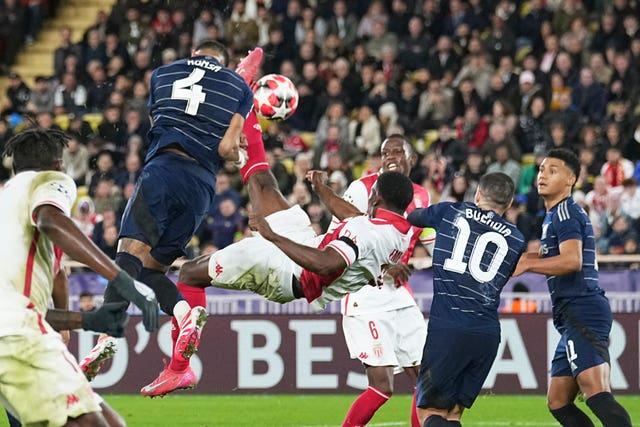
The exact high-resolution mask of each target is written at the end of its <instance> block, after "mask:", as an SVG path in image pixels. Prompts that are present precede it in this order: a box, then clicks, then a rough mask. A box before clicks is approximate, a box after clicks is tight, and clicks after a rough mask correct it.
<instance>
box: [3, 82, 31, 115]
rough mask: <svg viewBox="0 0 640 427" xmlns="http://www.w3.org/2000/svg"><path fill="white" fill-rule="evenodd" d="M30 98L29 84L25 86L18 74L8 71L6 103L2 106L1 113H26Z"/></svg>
mask: <svg viewBox="0 0 640 427" xmlns="http://www.w3.org/2000/svg"><path fill="white" fill-rule="evenodd" d="M30 98H31V89H29V86H27V84H26V83H25V82H24V81H23V80H22V77H20V75H19V74H17V73H15V72H10V73H9V87H8V88H7V102H8V104H7V105H6V106H5V108H3V111H2V114H11V113H18V114H24V113H26V112H27V105H28V104H29V99H30Z"/></svg>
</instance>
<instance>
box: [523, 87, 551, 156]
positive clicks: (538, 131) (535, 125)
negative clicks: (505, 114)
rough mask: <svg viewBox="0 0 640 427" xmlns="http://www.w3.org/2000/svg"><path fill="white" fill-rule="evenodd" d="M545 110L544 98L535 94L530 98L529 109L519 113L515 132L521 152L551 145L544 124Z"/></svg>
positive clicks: (543, 149) (546, 147)
mask: <svg viewBox="0 0 640 427" xmlns="http://www.w3.org/2000/svg"><path fill="white" fill-rule="evenodd" d="M545 110H546V105H545V102H544V98H543V97H541V96H536V97H534V98H533V99H532V100H531V105H530V108H529V110H528V111H527V112H526V113H525V114H522V115H520V120H519V123H518V128H516V131H515V134H516V139H517V140H518V142H519V143H520V148H521V149H522V153H533V152H535V151H536V150H542V151H545V150H547V149H548V148H549V147H550V146H551V136H550V135H549V133H548V131H547V129H546V126H545V125H544V118H545Z"/></svg>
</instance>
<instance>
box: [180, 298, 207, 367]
mask: <svg viewBox="0 0 640 427" xmlns="http://www.w3.org/2000/svg"><path fill="white" fill-rule="evenodd" d="M205 323H207V311H206V310H205V309H204V307H199V306H198V307H193V308H192V309H191V311H189V313H187V315H186V316H184V319H182V322H181V323H180V335H178V340H177V341H176V348H175V349H174V357H176V356H177V357H182V358H183V359H184V360H188V359H189V358H191V356H193V355H194V354H195V352H196V351H198V346H199V345H200V335H201V334H202V328H204V325H205Z"/></svg>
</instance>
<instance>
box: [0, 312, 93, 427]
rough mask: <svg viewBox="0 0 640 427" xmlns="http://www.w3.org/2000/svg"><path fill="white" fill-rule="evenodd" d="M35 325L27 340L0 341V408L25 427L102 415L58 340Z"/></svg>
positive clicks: (22, 337) (13, 337) (21, 337)
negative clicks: (3, 408)
mask: <svg viewBox="0 0 640 427" xmlns="http://www.w3.org/2000/svg"><path fill="white" fill-rule="evenodd" d="M34 315H35V312H34ZM34 326H35V328H36V329H34V330H33V331H27V332H26V333H24V334H23V335H9V336H4V337H0V404H1V405H2V406H4V407H5V408H6V409H7V410H8V411H9V412H11V413H12V414H13V415H14V416H16V417H17V418H18V419H19V420H20V421H21V422H22V423H23V424H24V425H33V424H36V425H41V426H62V425H64V424H65V423H66V422H67V418H75V417H79V416H80V415H83V414H87V413H90V412H100V411H101V409H100V404H99V400H98V399H97V398H96V396H95V394H94V393H93V391H92V390H91V386H90V385H89V383H88V382H87V380H86V378H85V377H84V374H83V373H82V371H81V370H80V367H79V366H78V363H77V362H76V360H75V359H74V357H73V356H72V355H71V353H69V351H68V350H67V347H66V346H65V345H64V344H63V342H62V340H61V339H60V335H58V334H57V333H55V332H53V331H52V330H49V333H46V334H43V333H42V332H41V331H40V328H39V327H38V326H37V324H35V325H34ZM47 327H48V325H47Z"/></svg>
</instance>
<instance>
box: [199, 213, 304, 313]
mask: <svg viewBox="0 0 640 427" xmlns="http://www.w3.org/2000/svg"><path fill="white" fill-rule="evenodd" d="M266 220H267V222H268V223H269V226H270V227H271V229H272V230H273V231H274V232H276V233H278V234H280V235H282V236H285V237H287V238H288V239H291V240H293V241H294V242H296V243H300V244H303V245H307V246H312V245H313V244H314V242H315V232H314V231H313V228H311V222H310V221H309V217H308V216H307V214H306V213H305V212H304V211H303V210H302V208H301V207H300V206H298V205H295V206H293V207H291V208H289V209H287V210H285V211H279V212H276V213H274V214H272V215H269V216H268V217H267V218H266ZM301 271H302V268H301V267H300V266H299V265H297V264H295V263H294V262H293V261H291V259H289V257H287V256H286V255H285V254H284V252H282V251H281V250H280V249H278V247H277V246H276V245H274V244H273V243H271V242H270V241H268V240H266V239H264V238H263V237H262V236H260V235H259V234H256V235H255V236H253V237H247V238H245V239H242V240H240V241H239V242H236V243H233V244H231V245H229V246H227V247H226V248H224V249H221V250H219V251H217V252H214V253H213V254H212V255H211V258H209V277H210V278H211V285H212V286H216V287H218V288H226V289H236V290H247V291H251V292H254V293H256V294H259V295H262V296H264V297H265V298H266V299H268V300H270V301H274V302H278V303H285V302H289V301H292V300H294V299H295V297H294V296H293V290H292V287H291V280H292V277H293V276H294V275H295V276H296V277H297V276H299V275H300V273H301Z"/></svg>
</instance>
